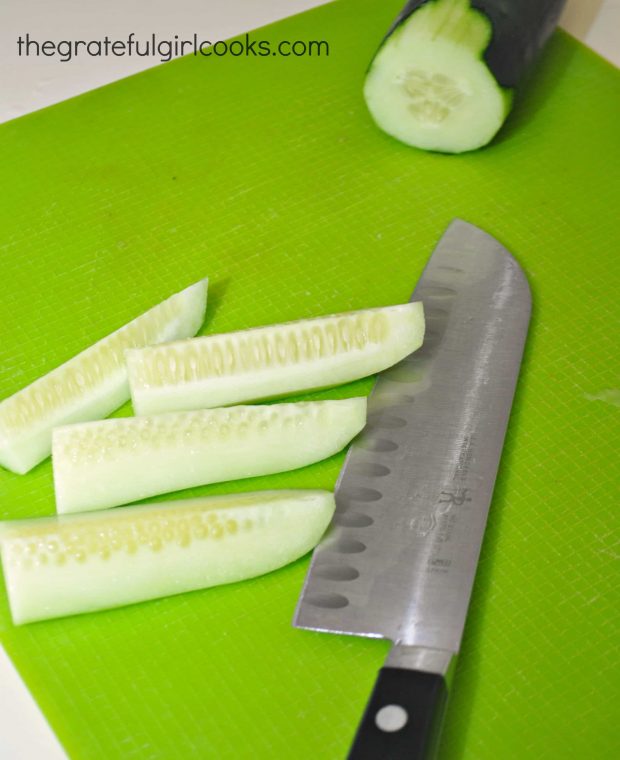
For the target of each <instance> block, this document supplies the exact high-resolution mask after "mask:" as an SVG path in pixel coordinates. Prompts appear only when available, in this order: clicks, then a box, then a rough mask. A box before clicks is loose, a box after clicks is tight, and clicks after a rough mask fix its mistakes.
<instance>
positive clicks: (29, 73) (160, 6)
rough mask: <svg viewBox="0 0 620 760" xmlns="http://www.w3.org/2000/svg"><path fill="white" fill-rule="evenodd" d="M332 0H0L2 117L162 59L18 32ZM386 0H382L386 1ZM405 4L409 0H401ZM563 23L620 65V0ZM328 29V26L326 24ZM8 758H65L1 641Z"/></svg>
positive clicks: (144, 24) (173, 19) (242, 17)
mask: <svg viewBox="0 0 620 760" xmlns="http://www.w3.org/2000/svg"><path fill="white" fill-rule="evenodd" d="M325 1H326V0H1V2H0V122H3V121H7V120H9V119H13V118H15V117H17V116H21V115H23V114H26V113H29V112H31V111H35V110H37V109H39V108H42V107H44V106H47V105H51V104H52V103H57V102H59V101H61V100H64V99H66V98H68V97H71V96H73V95H77V94H78V93H81V92H85V91H86V90H90V89H93V88H94V87H99V86H101V85H103V84H107V83H108V82H113V81H115V80H117V79H120V78H122V77H125V76H129V75H130V74H133V73H135V72H137V71H140V70H141V69H145V68H148V67H149V66H150V65H156V63H157V61H156V60H154V59H145V58H128V57H123V58H114V57H108V58H85V57H81V58H80V59H78V61H77V62H76V61H73V62H70V63H61V62H60V61H58V60H56V59H49V58H44V57H39V58H34V57H31V58H25V57H21V58H19V57H18V55H17V44H16V40H17V37H18V36H19V35H20V34H21V35H25V34H26V32H28V33H29V34H30V36H31V38H33V39H38V40H46V39H48V40H61V39H72V40H76V39H86V40H89V39H101V38H102V37H103V36H105V35H106V34H107V35H108V36H109V37H111V38H115V39H125V38H126V37H127V35H128V34H129V33H130V32H134V33H135V34H136V37H137V38H138V39H140V38H147V37H148V36H150V35H151V34H152V33H155V34H156V35H157V36H158V37H160V38H161V39H170V38H173V37H174V35H175V34H178V35H179V37H180V38H181V39H182V38H185V37H187V38H191V37H192V35H193V34H194V32H196V33H197V34H198V35H199V36H204V37H206V38H207V39H211V40H217V39H226V38H227V37H230V36H232V35H235V34H239V33H241V32H244V31H249V30H250V29H255V28H256V27H258V26H262V25H263V24H266V23H268V22H270V21H275V20H276V19H279V18H284V17H285V16H288V15H291V14H293V13H298V12H300V11H303V10H306V9H307V8H311V7H313V6H317V5H322V4H324V2H325ZM380 1H381V0H377V2H380ZM403 5H404V0H403ZM561 23H562V26H563V27H564V28H565V29H567V30H568V31H570V32H571V33H572V34H574V35H575V36H576V37H578V38H579V39H581V40H582V41H584V42H586V43H587V44H588V45H590V46H591V47H593V48H594V49H595V50H596V51H597V52H599V53H600V54H601V55H603V56H605V57H606V58H608V59H609V60H611V61H613V62H614V63H615V64H616V65H619V66H620V0H568V3H567V6H566V9H565V12H564V15H563V17H562V22H561ZM326 33H327V32H326ZM0 760H65V754H64V753H63V751H62V749H61V748H60V746H59V744H58V742H57V740H56V739H55V737H54V735H53V734H52V732H51V731H50V729H49V728H48V726H47V724H46V722H45V720H44V719H43V717H42V716H41V714H40V713H39V711H38V709H37V707H36V705H35V703H34V701H33V700H32V697H31V696H30V694H29V693H28V691H27V690H26V688H25V687H24V685H23V684H22V682H21V680H20V678H19V676H18V675H17V673H16V672H15V670H14V669H13V666H12V665H11V663H10V661H9V659H8V657H7V656H6V655H5V653H4V651H3V650H2V649H1V648H0Z"/></svg>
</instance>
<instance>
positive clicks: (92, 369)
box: [0, 279, 207, 475]
mask: <svg viewBox="0 0 620 760" xmlns="http://www.w3.org/2000/svg"><path fill="white" fill-rule="evenodd" d="M206 304H207V280H206V279H205V280H201V281H200V282H197V283H195V284H194V285H192V286H190V287H189V288H186V289H185V290H182V291H181V292H180V293H176V294H175V295H173V296H171V297H170V298H168V299H167V300H165V301H162V303H160V304H158V305H157V306H155V307H153V308H152V309H149V311H146V312H145V313H144V314H142V315H141V316H139V317H137V318H136V319H134V320H133V321H132V322H129V323H128V324H126V325H125V326H124V327H121V328H120V329H119V330H116V332H113V333H111V334H110V335H108V336H107V337H106V338H103V339H102V340H100V341H99V342H98V343H95V344H94V345H92V346H91V347H90V348H87V349H86V350H85V351H82V352H81V353H79V354H77V356H74V357H73V358H72V359H70V360H69V361H67V362H65V363H64V364H61V365H60V366H59V367H57V368H56V369H54V370H52V371H51V372H49V373H48V374H47V375H44V376H43V377H41V378H39V379H38V380H35V381H34V382H33V383H32V384H31V385H28V386H26V387H25V388H23V389H22V390H21V391H18V392H17V393H15V394H14V395H13V396H10V397H9V398H7V399H5V400H4V401H2V403H0V465H2V466H3V467H5V468H7V469H8V470H12V471H13V472H16V473H19V474H22V475H23V474H24V473H26V472H28V471H29V470H31V469H32V468H33V467H34V466H35V465H37V464H38V463H39V462H41V461H42V460H43V459H45V458H46V457H48V456H49V454H50V451H51V445H52V428H54V427H56V426H58V425H66V424H68V423H71V422H82V421H86V420H97V419H101V418H102V417H107V415H108V414H110V413H111V412H113V411H114V410H115V409H117V408H118V407H119V406H121V405H122V404H124V403H125V402H126V401H128V400H129V386H128V384H127V369H126V366H125V361H124V352H125V349H127V348H134V347H136V346H146V345H150V344H152V343H160V342H162V341H167V340H175V339H177V338H186V337H189V336H190V335H195V334H196V333H197V332H198V330H199V328H200V326H201V325H202V323H203V321H204V316H205V309H206Z"/></svg>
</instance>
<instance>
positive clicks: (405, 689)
mask: <svg viewBox="0 0 620 760" xmlns="http://www.w3.org/2000/svg"><path fill="white" fill-rule="evenodd" d="M411 300H416V301H417V300H421V301H422V302H423V303H424V308H425V315H426V325H427V331H426V336H425V341H424V344H423V346H422V348H421V349H419V350H418V351H416V352H415V353H414V354H412V355H411V356H410V357H407V358H406V359H405V360H404V361H402V362H401V363H400V364H398V365H396V366H395V367H392V368H391V369H389V370H386V371H385V372H383V373H382V374H381V375H380V376H379V378H378V380H377V382H376V384H375V387H374V389H373V391H372V393H371V395H370V398H369V414H368V424H367V426H366V428H365V430H364V431H363V433H362V434H361V437H360V438H359V439H358V440H357V441H356V442H354V444H353V445H352V446H351V448H350V450H349V452H348V455H347V458H346V460H345V463H344V466H343V469H342V471H341V473H340V477H339V480H338V483H337V485H336V513H335V515H334V519H333V522H332V525H331V527H330V529H329V531H328V533H327V535H326V538H325V539H324V540H323V542H322V543H321V544H320V545H319V546H318V547H317V548H316V550H315V552H314V555H313V558H312V562H311V565H310V569H309V572H308V575H307V577H306V580H305V583H304V587H303V590H302V593H301V596H300V599H299V603H298V606H297V610H296V613H295V618H294V622H293V624H294V625H295V626H296V627H298V628H306V629H310V630H314V631H325V632H332V633H340V634H353V635H358V636H370V637H380V638H386V639H390V640H391V641H392V642H393V647H392V649H391V651H390V654H389V656H388V659H387V661H386V664H385V666H384V667H383V668H382V670H380V671H379V675H378V679H377V683H376V685H375V689H374V691H373V693H372V695H371V697H370V701H369V703H368V706H367V708H366V712H365V715H364V717H363V719H362V721H361V724H360V726H359V729H358V732H357V735H356V738H355V741H354V743H353V747H352V749H351V753H350V755H349V758H350V759H351V760H365V759H366V758H368V759H369V760H370V759H375V758H390V759H391V760H399V759H400V758H405V757H406V758H408V759H409V760H412V759H413V758H416V759H418V758H420V759H421V758H424V759H425V760H426V759H427V758H429V757H432V756H433V753H434V752H435V750H436V746H437V739H438V735H439V730H440V726H441V720H442V714H443V708H444V706H445V701H446V697H447V688H446V674H447V673H448V671H449V669H450V668H451V666H452V665H453V663H454V658H455V656H456V654H457V653H458V651H459V648H460V643H461V637H462V634H463V628H464V625H465V619H466V616H467V608H468V605H469V599H470V595H471V590H472V586H473V582H474V576H475V572H476V566H477V563H478V557H479V553H480V547H481V544H482V538H483V535H484V529H485V526H486V521H487V514H488V511H489V505H490V502H491V496H492V492H493V486H494V483H495V477H496V473H497V468H498V464H499V460H500V456H501V450H502V446H503V441H504V435H505V431H506V426H507V423H508V417H509V414H510V408H511V406H512V399H513V395H514V390H515V386H516V382H517V377H518V375H519V368H520V365H521V358H522V354H523V348H524V343H525V338H526V335H527V329H528V324H529V319H530V311H531V296H530V290H529V286H528V283H527V280H526V277H525V275H524V273H523V271H522V269H521V267H520V266H519V264H518V263H517V262H516V261H515V259H514V258H513V257H512V256H511V254H510V253H509V252H508V251H507V250H506V249H505V248H504V247H503V246H502V245H501V244H500V243H499V242H498V241H497V240H495V239H494V238H493V237H491V236H490V235H488V234H487V233H485V232H483V231H482V230H480V229H479V228H477V227H475V226H473V225H471V224H468V223H467V222H464V221H461V220H458V219H457V220H454V221H453V222H452V223H451V224H450V226H449V227H448V229H447V230H446V232H445V233H444V235H443V236H442V238H441V239H440V241H439V243H438V245H437V247H436V248H435V250H434V252H433V254H432V256H431V258H430V259H429V261H428V264H427V266H426V267H425V269H424V271H423V273H422V277H421V278H420V281H419V283H418V285H417V287H416V288H415V290H414V292H413V295H412V298H411Z"/></svg>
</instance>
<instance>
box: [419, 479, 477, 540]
mask: <svg viewBox="0 0 620 760" xmlns="http://www.w3.org/2000/svg"><path fill="white" fill-rule="evenodd" d="M469 493H470V489H469V488H455V489H453V490H451V491H441V493H440V494H439V498H438V499H437V501H436V502H435V504H434V506H433V508H432V509H431V511H430V512H427V513H425V514H421V515H416V516H415V517H414V518H412V519H411V520H410V522H409V527H410V528H411V530H413V532H414V533H415V534H416V536H419V537H420V538H426V536H428V535H430V534H431V533H433V531H436V530H437V529H438V528H439V532H438V534H437V536H436V539H437V541H438V542H441V543H444V542H446V541H449V540H450V534H451V533H452V526H453V525H454V523H455V522H456V515H452V514H451V512H452V510H453V508H454V507H462V506H463V505H464V504H466V503H467V502H470V501H472V498H471V496H470V495H469Z"/></svg>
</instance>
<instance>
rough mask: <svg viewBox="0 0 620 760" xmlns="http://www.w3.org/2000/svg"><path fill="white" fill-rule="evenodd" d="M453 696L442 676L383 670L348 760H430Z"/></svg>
mask: <svg viewBox="0 0 620 760" xmlns="http://www.w3.org/2000/svg"><path fill="white" fill-rule="evenodd" d="M447 696H448V690H447V688H446V681H445V678H444V677H443V676H441V675H437V674H436V673H426V672H423V671H421V670H405V669H404V668H389V667H385V668H382V669H381V670H380V671H379V675H378V677H377V682H376V684H375V688H374V690H373V692H372V695H371V697H370V701H369V702H368V705H367V706H366V712H365V713H364V717H363V718H362V722H361V723H360V726H359V728H358V730H357V735H356V737H355V740H354V742H353V746H352V748H351V751H350V753H349V756H348V760H430V759H431V758H433V757H434V756H435V752H436V751H437V744H438V739H439V732H440V729H441V723H442V720H443V713H444V708H445V704H446V701H447Z"/></svg>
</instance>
